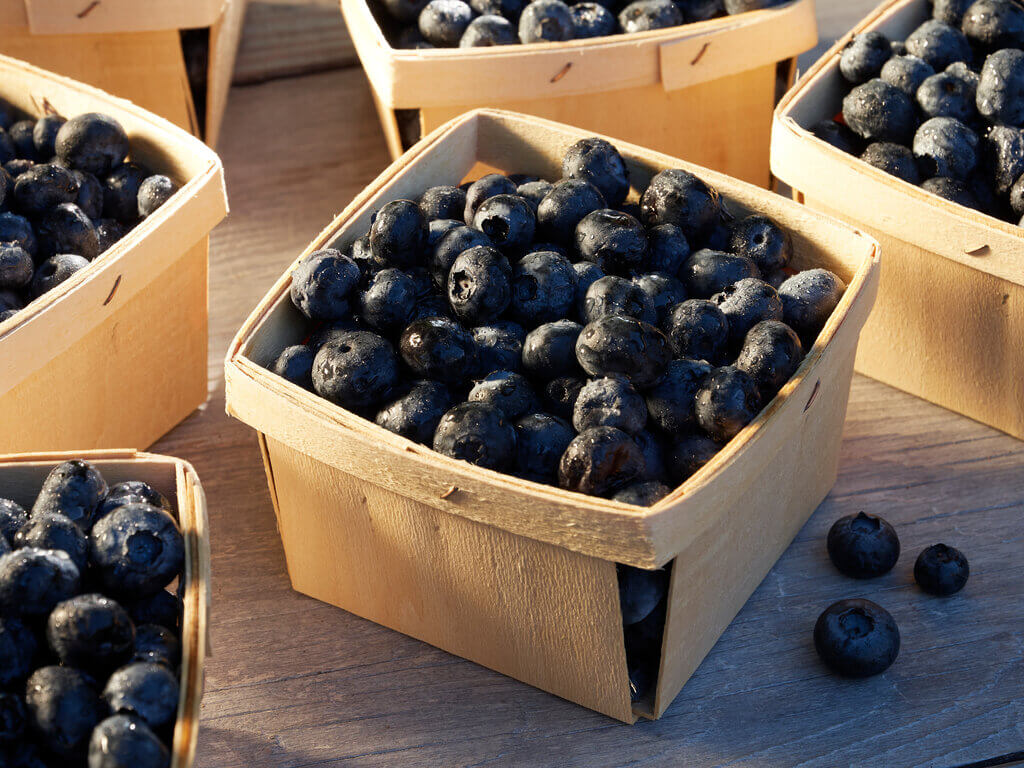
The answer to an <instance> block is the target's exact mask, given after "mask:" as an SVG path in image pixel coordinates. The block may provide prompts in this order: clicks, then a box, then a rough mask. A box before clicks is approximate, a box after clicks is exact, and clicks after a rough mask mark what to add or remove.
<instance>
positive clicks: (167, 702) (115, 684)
mask: <svg viewBox="0 0 1024 768" xmlns="http://www.w3.org/2000/svg"><path fill="white" fill-rule="evenodd" d="M103 698H104V699H105V700H106V702H107V706H109V707H110V711H111V712H114V713H116V714H124V715H135V716H136V717H139V718H141V719H142V720H143V721H145V723H146V724H147V725H149V726H150V727H151V728H160V727H162V726H164V725H167V724H169V723H173V722H174V720H175V718H176V716H177V714H178V679H177V677H175V675H174V673H173V672H171V670H169V669H168V668H167V667H165V666H164V665H163V664H147V663H144V662H135V663H133V664H129V665H127V666H125V667H121V668H120V669H119V670H117V671H116V672H115V673H114V674H112V675H111V676H110V679H109V680H107V685H106V687H105V688H104V689H103Z"/></svg>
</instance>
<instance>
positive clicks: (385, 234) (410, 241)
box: [370, 0, 468, 268]
mask: <svg viewBox="0 0 1024 768" xmlns="http://www.w3.org/2000/svg"><path fill="white" fill-rule="evenodd" d="M435 1H437V0H435ZM451 1H452V2H459V0H451ZM463 5H464V3H463ZM467 7H468V6H467ZM428 235H429V229H428V227H427V220H426V219H425V218H424V217H423V213H422V212H421V211H420V207H419V206H418V205H417V204H416V203H414V202H413V201H412V200H393V201H392V202H390V203H388V204H387V205H385V206H384V207H383V208H381V209H380V210H379V211H377V217H376V218H375V219H374V220H373V224H371V225H370V250H371V252H372V253H373V257H374V259H376V260H377V261H378V262H380V263H381V264H384V265H386V266H390V267H399V268H402V267H412V266H415V265H416V264H417V263H418V262H419V260H420V257H421V255H422V254H423V251H424V249H425V248H426V245H427V237H428Z"/></svg>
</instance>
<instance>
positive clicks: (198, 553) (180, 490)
mask: <svg viewBox="0 0 1024 768" xmlns="http://www.w3.org/2000/svg"><path fill="white" fill-rule="evenodd" d="M69 459H85V460H87V461H89V462H92V463H93V464H95V465H96V467H97V468H98V469H99V470H100V472H102V473H103V477H104V478H105V479H106V481H107V483H108V484H110V485H113V484H114V483H120V482H123V481H125V480H142V481H144V482H147V483H149V484H150V485H151V486H153V487H154V488H155V489H156V490H158V491H160V493H162V494H163V495H164V496H166V497H167V498H168V499H171V500H173V501H174V507H175V509H176V510H177V514H178V524H179V525H180V526H181V530H182V533H183V534H184V535H185V584H184V590H183V591H182V600H183V602H184V607H185V614H184V618H183V620H182V637H181V693H180V698H179V700H178V720H177V723H175V727H174V747H173V751H172V759H171V768H191V765H192V763H193V761H194V759H195V754H196V743H197V741H198V738H199V708H200V704H201V703H202V700H203V670H204V667H205V664H206V653H207V648H208V645H209V640H208V632H209V618H210V617H209V614H210V594H211V593H210V535H209V524H208V520H207V516H206V496H205V494H204V493H203V487H202V486H201V485H200V483H199V477H198V475H196V472H195V470H194V469H193V468H192V465H190V464H188V463H187V462H185V461H182V460H181V459H175V458H172V457H170V456H158V455H156V454H152V453H139V452H137V451H131V450H128V451H71V452H67V453H63V452H62V453H21V454H13V455H6V456H4V455H0V496H3V497H4V498H10V499H13V500H14V501H16V502H18V503H19V504H21V505H22V506H24V507H25V508H26V509H29V508H31V506H32V504H33V503H34V501H35V498H36V494H37V493H38V492H39V489H40V487H42V484H43V480H45V479H46V476H47V474H49V472H50V470H51V469H53V467H54V466H55V465H57V464H59V463H60V462H62V461H67V460H69Z"/></svg>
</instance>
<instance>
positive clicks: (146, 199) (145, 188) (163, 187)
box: [138, 174, 178, 219]
mask: <svg viewBox="0 0 1024 768" xmlns="http://www.w3.org/2000/svg"><path fill="white" fill-rule="evenodd" d="M177 191H178V185H177V184H175V183H174V182H173V181H171V179H169V178H168V177H167V176H164V175H162V174H155V175H153V176H150V177H149V178H147V179H146V180H145V181H143V182H142V185H141V186H140V187H139V197H138V205H139V218H142V219H145V218H147V217H149V216H152V215H153V214H154V213H156V211H157V209H158V208H160V206H162V205H163V204H164V203H166V202H167V201H168V200H170V199H171V197H172V196H173V195H174V193H175V192H177Z"/></svg>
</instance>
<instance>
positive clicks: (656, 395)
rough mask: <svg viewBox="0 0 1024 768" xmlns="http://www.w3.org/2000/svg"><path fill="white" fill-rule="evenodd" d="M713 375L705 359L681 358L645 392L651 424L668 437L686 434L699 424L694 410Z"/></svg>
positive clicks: (673, 362) (670, 364) (672, 363)
mask: <svg viewBox="0 0 1024 768" xmlns="http://www.w3.org/2000/svg"><path fill="white" fill-rule="evenodd" d="M710 373H711V366H710V365H709V364H708V363H706V362H704V361H703V360H690V359H687V358H680V359H678V360H673V361H672V362H671V363H669V364H668V368H666V369H665V375H664V376H662V377H661V380H660V381H659V382H658V383H657V384H655V385H654V386H653V387H651V388H650V389H648V390H647V392H646V393H645V400H646V402H647V410H648V413H649V414H650V419H651V422H652V423H653V424H655V425H657V427H658V428H659V429H660V430H661V431H662V432H664V433H666V434H668V435H682V434H685V433H687V432H689V431H690V430H692V429H693V428H694V427H695V426H696V424H697V415H696V412H695V410H694V405H695V403H696V398H697V392H698V390H699V389H700V387H701V384H702V382H703V381H704V379H705V378H707V376H708V375H709V374H710Z"/></svg>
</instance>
